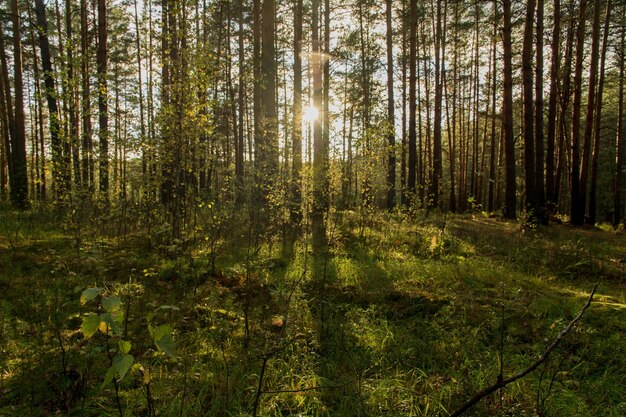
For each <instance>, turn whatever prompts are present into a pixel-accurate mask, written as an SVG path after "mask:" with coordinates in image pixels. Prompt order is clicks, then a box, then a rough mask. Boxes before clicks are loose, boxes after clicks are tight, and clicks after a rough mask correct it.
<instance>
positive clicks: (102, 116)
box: [96, 0, 109, 199]
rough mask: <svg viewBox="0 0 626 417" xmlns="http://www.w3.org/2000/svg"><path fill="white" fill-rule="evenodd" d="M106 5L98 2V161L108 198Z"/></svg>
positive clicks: (99, 173)
mask: <svg viewBox="0 0 626 417" xmlns="http://www.w3.org/2000/svg"><path fill="white" fill-rule="evenodd" d="M107 36H108V33H107V5H106V0H98V52H97V56H96V60H97V74H98V127H99V133H98V138H99V140H100V156H99V160H98V164H99V169H98V175H99V184H100V192H101V193H102V195H103V196H104V198H105V199H106V198H108V192H109V113H108V103H107V96H108V94H107V59H108V45H107Z"/></svg>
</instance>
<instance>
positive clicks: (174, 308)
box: [157, 305, 180, 311]
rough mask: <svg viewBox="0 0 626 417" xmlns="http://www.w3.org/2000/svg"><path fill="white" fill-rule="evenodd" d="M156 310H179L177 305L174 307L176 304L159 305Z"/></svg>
mask: <svg viewBox="0 0 626 417" xmlns="http://www.w3.org/2000/svg"><path fill="white" fill-rule="evenodd" d="M157 310H172V311H180V308H178V307H176V306H170V305H162V306H161V307H159V308H157Z"/></svg>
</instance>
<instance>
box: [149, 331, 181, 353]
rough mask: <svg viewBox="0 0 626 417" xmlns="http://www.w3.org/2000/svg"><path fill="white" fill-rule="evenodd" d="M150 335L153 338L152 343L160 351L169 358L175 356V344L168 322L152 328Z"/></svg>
mask: <svg viewBox="0 0 626 417" xmlns="http://www.w3.org/2000/svg"><path fill="white" fill-rule="evenodd" d="M152 337H153V338H154V344H155V345H156V347H157V348H158V349H159V351H160V352H165V353H166V354H167V355H169V356H170V357H171V358H174V359H175V358H176V356H177V355H176V344H175V343H174V339H173V338H172V328H171V327H170V326H169V325H168V324H164V325H162V326H159V327H157V328H156V329H154V332H153V333H152Z"/></svg>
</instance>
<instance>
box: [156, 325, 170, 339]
mask: <svg viewBox="0 0 626 417" xmlns="http://www.w3.org/2000/svg"><path fill="white" fill-rule="evenodd" d="M165 335H170V336H171V335H172V327H171V326H170V325H169V324H163V325H161V326H159V327H157V328H156V329H154V333H153V334H152V337H153V338H154V340H155V341H157V340H159V339H160V338H162V337H163V336H165Z"/></svg>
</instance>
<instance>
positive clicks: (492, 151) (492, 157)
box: [487, 0, 558, 213]
mask: <svg viewBox="0 0 626 417" xmlns="http://www.w3.org/2000/svg"><path fill="white" fill-rule="evenodd" d="M557 1H558V0H557ZM497 15H498V8H497V3H496V2H495V1H494V3H493V17H494V21H493V36H492V39H493V46H492V54H493V67H492V68H491V83H492V84H491V108H492V110H491V113H492V114H491V146H490V147H489V188H488V190H489V191H488V195H487V212H489V213H492V212H493V210H494V208H495V205H494V198H495V197H494V196H495V192H494V190H495V185H496V117H497V113H496V88H497V85H498V84H497V80H498V77H497V71H498V59H497V56H496V54H497V52H498V51H497V47H496V39H497V35H498V32H497V31H498V24H497V20H496V18H497Z"/></svg>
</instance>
